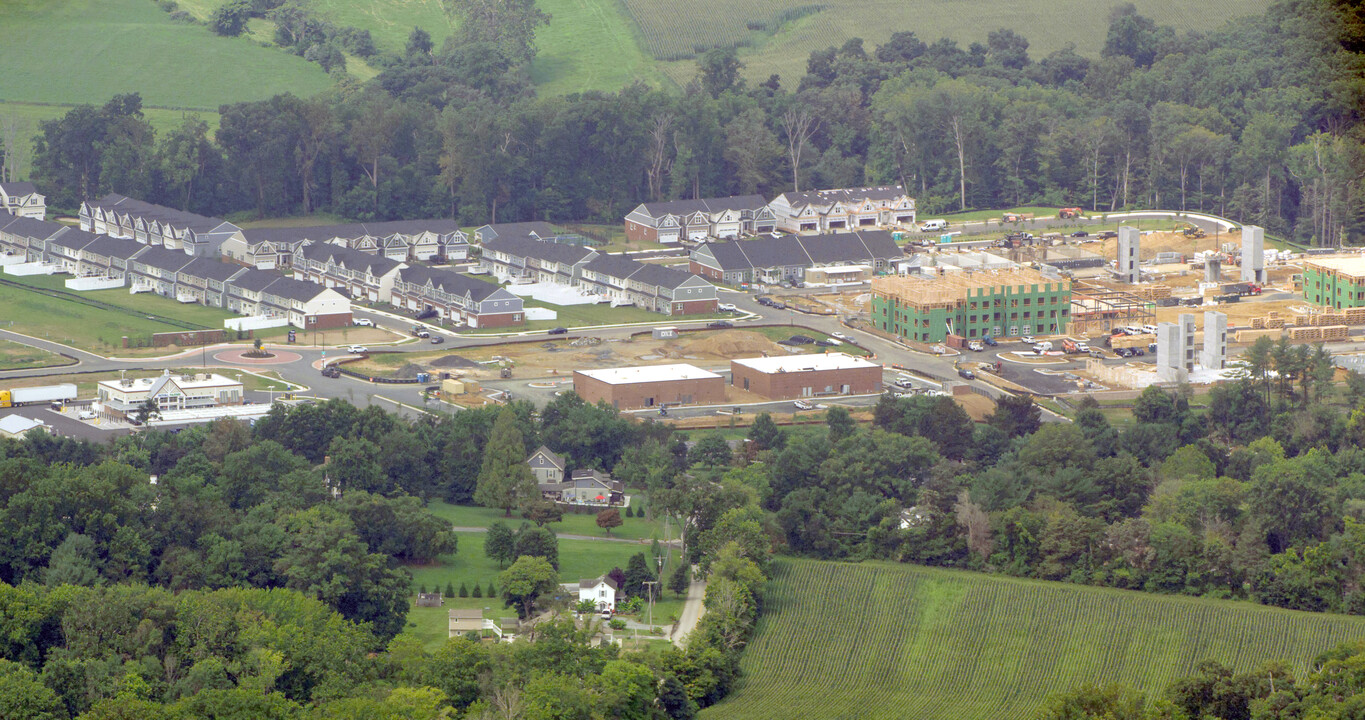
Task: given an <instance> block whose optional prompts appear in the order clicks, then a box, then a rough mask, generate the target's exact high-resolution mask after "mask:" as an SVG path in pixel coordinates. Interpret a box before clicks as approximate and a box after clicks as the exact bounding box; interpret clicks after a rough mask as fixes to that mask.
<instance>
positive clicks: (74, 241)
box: [51, 227, 99, 250]
mask: <svg viewBox="0 0 1365 720" xmlns="http://www.w3.org/2000/svg"><path fill="white" fill-rule="evenodd" d="M98 238H99V235H96V234H95V233H89V232H86V231H84V230H77V229H76V228H73V227H68V228H66V229H64V230H63V231H62V232H60V233H58V234H57V236H56V237H53V238H52V241H51V242H52V244H54V245H60V246H62V247H64V248H71V249H72V250H80V249H81V248H83V247H85V246H86V245H89V244H90V243H92V242H95V240H96V239H98Z"/></svg>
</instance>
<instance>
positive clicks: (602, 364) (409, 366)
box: [346, 328, 823, 379]
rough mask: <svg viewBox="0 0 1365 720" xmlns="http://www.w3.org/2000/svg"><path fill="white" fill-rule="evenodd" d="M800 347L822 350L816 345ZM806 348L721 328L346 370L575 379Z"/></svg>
mask: <svg viewBox="0 0 1365 720" xmlns="http://www.w3.org/2000/svg"><path fill="white" fill-rule="evenodd" d="M768 330H769V331H770V333H771V334H772V335H774V336H780V337H786V336H787V335H790V334H806V335H810V332H809V331H807V330H804V329H802V328H790V329H788V328H775V329H773V328H770V329H768ZM801 349H813V350H823V348H817V347H816V346H813V345H805V346H801ZM801 349H797V348H792V347H789V346H786V345H779V344H778V343H777V342H774V341H773V339H772V338H771V337H769V336H768V335H765V334H764V333H762V332H757V331H753V330H722V331H715V332H697V333H686V334H683V335H681V336H679V337H678V338H676V339H672V340H656V339H653V338H651V337H650V336H648V335H636V336H632V337H630V338H625V339H606V340H603V339H600V338H592V337H584V338H577V339H574V340H552V341H541V342H522V343H502V344H498V345H487V346H482V347H473V348H462V349H460V351H459V352H458V353H454V352H438V353H393V354H378V353H376V354H373V355H371V356H370V357H368V358H366V359H364V360H360V361H357V362H354V363H349V364H347V365H346V367H347V368H348V369H350V370H354V371H356V372H360V373H373V374H375V375H376V376H384V377H412V376H414V375H415V374H416V373H418V372H428V373H433V374H438V373H441V372H449V373H450V374H451V375H452V376H457V377H468V378H475V379H493V378H497V377H498V373H499V371H500V369H501V368H502V367H503V366H510V367H512V368H513V372H514V373H515V376H516V377H520V378H528V377H552V376H555V375H571V374H573V371H574V370H588V369H597V368H612V367H621V366H626V365H666V364H672V363H679V362H683V363H690V364H695V365H703V366H704V365H713V366H714V365H719V364H725V363H728V362H729V361H730V360H732V359H735V358H752V357H765V356H783V355H791V354H794V353H793V350H797V352H800V351H801Z"/></svg>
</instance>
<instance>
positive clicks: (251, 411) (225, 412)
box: [147, 404, 271, 426]
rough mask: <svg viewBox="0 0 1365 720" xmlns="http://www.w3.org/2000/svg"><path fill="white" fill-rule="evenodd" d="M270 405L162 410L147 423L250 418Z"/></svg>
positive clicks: (261, 413)
mask: <svg viewBox="0 0 1365 720" xmlns="http://www.w3.org/2000/svg"><path fill="white" fill-rule="evenodd" d="M270 408H271V405H269V404H260V405H219V406H217V407H208V408H196V409H193V410H163V411H162V412H161V417H159V418H155V419H152V420H148V421H147V424H148V425H152V426H157V425H186V424H189V423H201V422H212V421H214V420H217V419H218V418H225V417H226V418H238V419H252V418H263V417H265V416H266V413H269V412H270Z"/></svg>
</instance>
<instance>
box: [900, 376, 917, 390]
mask: <svg viewBox="0 0 1365 720" xmlns="http://www.w3.org/2000/svg"><path fill="white" fill-rule="evenodd" d="M914 386H915V382H914V381H913V380H910V379H908V378H901V379H900V380H897V381H896V387H899V388H907V389H909V388H912V387H914Z"/></svg>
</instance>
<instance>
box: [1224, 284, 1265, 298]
mask: <svg viewBox="0 0 1365 720" xmlns="http://www.w3.org/2000/svg"><path fill="white" fill-rule="evenodd" d="M1219 289H1220V290H1221V291H1222V292H1223V294H1224V295H1237V296H1240V297H1247V296H1249V295H1260V294H1261V286H1260V285H1257V284H1256V283H1230V284H1227V285H1224V286H1223V287H1221V288H1219Z"/></svg>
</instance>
